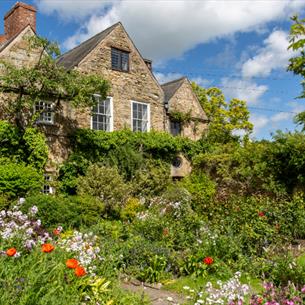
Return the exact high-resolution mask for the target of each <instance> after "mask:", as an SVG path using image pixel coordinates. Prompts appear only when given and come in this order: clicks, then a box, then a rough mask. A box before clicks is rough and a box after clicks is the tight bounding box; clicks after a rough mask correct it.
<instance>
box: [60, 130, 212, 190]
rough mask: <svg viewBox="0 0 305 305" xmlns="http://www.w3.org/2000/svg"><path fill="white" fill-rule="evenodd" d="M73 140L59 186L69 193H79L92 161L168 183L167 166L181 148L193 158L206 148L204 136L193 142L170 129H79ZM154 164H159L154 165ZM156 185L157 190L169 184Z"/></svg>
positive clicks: (132, 175)
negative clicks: (81, 178) (154, 130)
mask: <svg viewBox="0 0 305 305" xmlns="http://www.w3.org/2000/svg"><path fill="white" fill-rule="evenodd" d="M71 142H72V146H73V153H72V154H71V155H70V157H69V158H68V160H67V161H66V162H64V164H63V165H62V167H61V168H60V173H59V185H60V190H61V191H62V192H64V193H68V194H75V193H76V185H77V177H78V176H83V175H84V174H85V172H86V170H87V167H88V166H89V164H91V163H96V162H98V163H100V164H103V165H105V166H108V167H116V168H117V169H118V171H119V173H120V174H121V175H122V176H123V177H124V180H125V181H131V180H133V179H134V178H135V179H140V180H141V179H142V178H143V179H142V180H143V181H142V182H141V183H144V184H145V183H147V184H148V185H149V184H150V185H151V186H152V185H156V182H157V181H158V179H159V182H160V183H161V181H162V183H163V182H164V183H165V184H167V183H168V179H169V177H168V175H167V174H166V175H165V170H166V168H169V164H171V163H172V161H173V160H174V158H175V157H176V156H177V155H178V154H179V153H180V152H182V153H183V154H185V155H186V156H187V157H189V158H190V159H191V158H192V157H193V156H195V155H196V154H198V152H202V151H205V150H206V149H207V143H206V142H205V141H204V140H201V141H197V142H193V141H191V140H188V139H184V138H181V137H173V136H171V135H170V134H168V133H162V132H149V133H139V132H136V133H135V132H131V131H130V130H120V131H114V132H111V133H109V132H103V131H94V130H89V129H78V130H76V131H75V133H74V134H73V135H72V136H71ZM154 164H155V165H156V168H153V165H154ZM149 170H151V173H149ZM140 177H141V178H140ZM148 180H150V181H148ZM145 181H146V182H145ZM156 187H157V189H156V190H157V191H158V189H159V190H161V189H163V188H165V187H166V185H164V186H162V185H159V186H156ZM143 192H144V193H145V192H146V193H149V192H151V191H150V190H143Z"/></svg>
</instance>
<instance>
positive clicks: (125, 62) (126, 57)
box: [122, 52, 129, 71]
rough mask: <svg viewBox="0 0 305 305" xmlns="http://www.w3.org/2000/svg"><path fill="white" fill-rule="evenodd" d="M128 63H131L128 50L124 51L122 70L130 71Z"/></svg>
mask: <svg viewBox="0 0 305 305" xmlns="http://www.w3.org/2000/svg"><path fill="white" fill-rule="evenodd" d="M128 63H129V54H128V53H126V52H122V70H123V71H128V69H129V67H128Z"/></svg>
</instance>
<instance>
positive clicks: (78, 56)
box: [58, 22, 121, 69]
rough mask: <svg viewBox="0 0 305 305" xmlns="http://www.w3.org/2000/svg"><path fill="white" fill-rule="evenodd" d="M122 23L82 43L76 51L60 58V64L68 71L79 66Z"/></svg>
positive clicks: (71, 51) (73, 50)
mask: <svg viewBox="0 0 305 305" xmlns="http://www.w3.org/2000/svg"><path fill="white" fill-rule="evenodd" d="M119 24H121V23H120V22H117V23H115V24H114V25H112V26H111V27H109V28H107V29H106V30H104V31H102V32H100V33H98V34H96V35H95V36H93V37H91V38H90V39H88V40H86V41H84V42H82V43H81V44H80V45H78V46H77V47H75V48H74V49H72V50H70V51H68V52H67V53H65V54H63V55H62V56H60V57H59V59H58V63H59V64H61V65H63V66H64V67H65V68H66V69H72V68H74V67H75V66H77V65H78V64H79V63H80V62H81V61H82V59H83V58H85V57H86V56H87V55H88V54H89V53H90V52H91V51H92V50H93V49H94V48H95V47H96V46H97V45H98V44H99V43H100V42H101V41H102V40H103V39H104V38H106V37H107V36H108V34H110V33H111V32H112V30H113V29H114V28H116V27H117V26H118V25H119Z"/></svg>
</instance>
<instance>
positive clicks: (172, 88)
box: [161, 76, 209, 122]
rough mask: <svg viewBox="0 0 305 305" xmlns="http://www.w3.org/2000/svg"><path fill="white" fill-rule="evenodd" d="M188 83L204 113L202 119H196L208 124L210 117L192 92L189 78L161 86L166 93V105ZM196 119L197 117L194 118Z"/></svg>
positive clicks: (195, 96) (182, 78)
mask: <svg viewBox="0 0 305 305" xmlns="http://www.w3.org/2000/svg"><path fill="white" fill-rule="evenodd" d="M185 81H187V83H188V84H189V86H190V88H191V91H192V95H193V96H194V99H195V101H196V103H197V104H198V106H199V108H200V109H201V111H202V115H201V117H196V119H200V120H202V121H204V122H208V121H209V120H208V117H207V115H206V114H205V112H204V110H203V108H202V106H201V104H200V102H199V100H198V97H197V95H196V94H195V93H194V91H193V90H192V87H191V84H190V81H189V80H188V78H187V77H185V76H184V77H181V78H179V79H176V80H173V81H171V82H168V83H165V84H163V85H161V87H162V89H163V92H164V98H165V103H169V101H170V99H171V98H172V97H173V96H174V95H175V94H176V92H177V90H178V89H179V88H180V87H181V86H182V84H183V83H184V82H185ZM194 118H195V117H194Z"/></svg>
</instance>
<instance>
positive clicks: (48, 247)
mask: <svg viewBox="0 0 305 305" xmlns="http://www.w3.org/2000/svg"><path fill="white" fill-rule="evenodd" d="M54 249H55V247H54V246H53V245H51V244H43V245H42V246H41V251H42V252H45V253H50V252H52V251H53V250H54Z"/></svg>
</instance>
